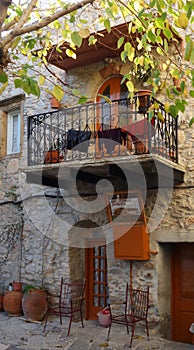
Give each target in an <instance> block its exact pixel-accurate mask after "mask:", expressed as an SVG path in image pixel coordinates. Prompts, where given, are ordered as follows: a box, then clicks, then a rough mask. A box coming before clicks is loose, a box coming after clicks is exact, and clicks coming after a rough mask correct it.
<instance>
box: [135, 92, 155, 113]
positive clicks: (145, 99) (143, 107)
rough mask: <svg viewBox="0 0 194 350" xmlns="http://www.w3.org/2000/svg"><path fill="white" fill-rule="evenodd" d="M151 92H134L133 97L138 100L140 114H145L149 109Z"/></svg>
mask: <svg viewBox="0 0 194 350" xmlns="http://www.w3.org/2000/svg"><path fill="white" fill-rule="evenodd" d="M151 93H152V91H151V90H139V91H137V92H136V94H135V96H137V98H138V104H139V106H138V110H139V112H140V113H146V112H147V110H148V108H149V107H150V95H151Z"/></svg>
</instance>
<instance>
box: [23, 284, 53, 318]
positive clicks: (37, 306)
mask: <svg viewBox="0 0 194 350" xmlns="http://www.w3.org/2000/svg"><path fill="white" fill-rule="evenodd" d="M46 296H47V293H46V291H44V290H41V289H30V290H28V291H27V292H25V293H24V295H23V298H22V309H23V313H24V316H25V317H26V318H27V319H28V320H33V321H42V320H43V319H44V316H45V313H46V311H47V300H46Z"/></svg>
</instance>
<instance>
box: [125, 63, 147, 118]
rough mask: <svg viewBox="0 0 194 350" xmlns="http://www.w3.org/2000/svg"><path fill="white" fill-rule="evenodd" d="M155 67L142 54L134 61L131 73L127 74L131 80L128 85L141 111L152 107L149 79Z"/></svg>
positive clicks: (143, 111) (144, 111)
mask: <svg viewBox="0 0 194 350" xmlns="http://www.w3.org/2000/svg"><path fill="white" fill-rule="evenodd" d="M152 72H153V68H152V66H151V64H150V63H149V60H148V59H147V58H146V57H143V56H140V57H137V58H136V61H134V63H133V65H132V67H131V70H130V72H129V74H128V75H127V76H126V77H127V78H128V80H129V84H127V85H128V87H129V86H130V89H129V90H130V91H131V92H132V93H133V94H135V99H136V105H137V107H138V111H139V112H140V113H146V112H147V110H148V108H149V107H150V95H151V93H152V90H151V87H150V82H149V79H150V78H151V75H152Z"/></svg>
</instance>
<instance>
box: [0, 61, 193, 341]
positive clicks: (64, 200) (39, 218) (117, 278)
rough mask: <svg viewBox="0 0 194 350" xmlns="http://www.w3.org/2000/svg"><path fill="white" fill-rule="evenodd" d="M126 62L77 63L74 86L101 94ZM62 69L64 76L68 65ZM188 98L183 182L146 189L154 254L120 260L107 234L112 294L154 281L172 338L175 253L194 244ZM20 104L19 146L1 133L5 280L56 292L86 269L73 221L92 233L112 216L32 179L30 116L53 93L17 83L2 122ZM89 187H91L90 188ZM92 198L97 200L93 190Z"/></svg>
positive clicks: (160, 315) (153, 301) (159, 318)
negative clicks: (32, 91) (12, 147)
mask: <svg viewBox="0 0 194 350" xmlns="http://www.w3.org/2000/svg"><path fill="white" fill-rule="evenodd" d="M126 69H127V66H126V65H124V64H122V63H121V62H120V61H119V60H118V59H114V60H113V62H111V63H109V64H105V63H104V62H100V63H95V64H93V65H88V66H85V67H84V68H82V67H81V68H75V69H72V70H70V71H69V72H68V73H66V76H65V79H66V82H67V83H69V85H70V86H72V87H73V88H74V89H79V90H80V91H81V92H83V94H84V95H88V96H90V100H91V101H95V98H96V94H97V91H98V89H99V87H100V86H101V85H102V84H103V82H104V81H105V80H106V79H108V78H111V77H114V76H118V74H119V75H121V76H122V75H123V74H124V73H125V71H126ZM61 76H62V77H64V72H62V71H61ZM188 102H189V103H188V107H187V109H186V112H185V113H184V114H183V115H180V117H179V121H178V123H179V126H178V139H179V167H180V168H181V169H182V170H183V172H184V182H182V183H181V184H179V185H176V186H175V188H173V186H171V185H170V186H169V187H168V186H166V187H162V188H160V189H159V191H158V189H154V188H153V189H149V190H148V191H147V193H146V199H145V213H146V219H147V225H148V230H149V239H150V259H149V260H146V261H138V260H133V261H131V260H123V259H115V256H114V242H113V240H112V239H110V240H109V242H106V241H105V244H107V245H106V253H107V278H108V289H109V294H110V295H109V298H110V299H111V298H114V297H115V296H118V295H119V296H120V297H121V296H122V295H124V291H125V284H126V282H129V283H130V282H131V281H132V283H133V285H134V286H140V285H149V286H150V306H151V307H150V311H149V322H150V327H152V330H153V332H157V331H160V333H161V334H162V335H164V336H165V337H168V338H171V337H172V330H171V325H172V313H173V311H172V299H173V298H174V294H176V293H175V290H174V288H175V287H174V286H173V283H174V282H173V269H172V260H173V259H175V258H176V247H177V246H179V247H180V245H183V248H184V247H185V244H188V243H189V244H191V247H194V189H193V184H194V161H193V149H194V129H193V128H189V120H190V118H191V116H192V111H193V107H194V106H193V102H192V100H190V101H188ZM76 103H77V101H76V99H74V98H73V97H72V96H69V95H66V96H65V98H64V101H63V105H64V106H74V105H75V104H76ZM16 107H17V108H19V109H20V113H21V121H22V122H21V135H22V137H21V150H20V152H18V153H17V154H12V155H7V154H4V153H3V151H2V143H3V137H5V135H2V133H1V135H0V136H1V138H0V141H1V145H0V146H1V153H0V213H1V222H0V232H1V235H0V242H1V245H0V255H1V259H0V271H1V274H0V285H1V289H3V290H4V291H5V290H6V289H7V287H8V284H9V283H10V282H12V281H14V280H20V281H21V282H22V283H23V284H29V283H30V284H36V285H41V284H43V285H45V286H46V288H47V289H48V290H49V292H51V293H53V292H56V290H57V289H58V288H59V282H60V278H61V277H62V276H63V277H65V278H72V279H73V278H77V277H80V276H81V277H84V275H85V270H86V265H85V259H86V256H85V249H84V247H83V245H82V242H81V243H80V246H79V244H77V243H75V242H74V243H73V244H72V242H71V239H72V237H71V229H69V227H73V226H76V227H79V228H82V232H83V239H85V235H86V238H87V235H89V234H90V233H91V232H90V230H94V229H95V228H96V227H98V228H99V227H100V228H101V227H102V226H103V225H105V224H107V223H108V215H107V210H106V208H104V209H102V210H100V211H98V212H93V213H89V212H87V211H84V204H83V211H82V210H76V207H75V206H74V205H72V206H71V203H70V202H69V196H68V191H67V190H65V191H63V190H61V191H59V190H58V189H56V188H50V187H47V186H42V185H38V184H33V183H28V182H26V174H25V172H26V169H27V131H28V130H27V120H28V117H29V116H31V115H34V114H36V113H44V112H47V111H49V110H50V106H49V98H48V96H47V95H46V94H44V93H42V94H41V97H40V99H36V98H34V97H29V96H24V95H23V94H22V93H21V91H19V90H18V91H17V89H16V90H13V89H12V87H10V89H8V90H7V92H6V93H4V94H3V95H2V96H1V99H0V118H1V123H2V121H3V120H4V117H5V115H6V113H8V112H9V111H11V110H12V109H13V108H16ZM1 125H2V124H1ZM80 186H81V188H82V189H85V188H84V186H86V185H85V184H82V183H80ZM89 186H90V185H89V184H88V185H87V186H86V190H87V191H88V193H89V192H90V187H89ZM88 197H89V195H88ZM88 200H89V201H92V197H91V198H88ZM77 201H78V202H79V199H77ZM153 203H154V205H153ZM66 223H68V224H69V226H68V228H67V227H66ZM59 227H60V230H59ZM61 227H62V228H63V229H62V228H61ZM59 231H60V232H59ZM62 231H63V236H61V232H62ZM92 232H93V231H92ZM100 235H101V236H102V240H106V237H109V235H111V232H108V235H107V236H106V235H105V234H104V231H103V229H102V231H101V233H100ZM93 238H94V239H95V235H94V236H93ZM98 239H99V235H98ZM187 277H188V276H187ZM184 283H185V284H186V282H184Z"/></svg>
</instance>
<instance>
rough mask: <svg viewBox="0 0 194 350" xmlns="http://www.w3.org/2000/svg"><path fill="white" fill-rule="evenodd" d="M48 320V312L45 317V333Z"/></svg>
mask: <svg viewBox="0 0 194 350" xmlns="http://www.w3.org/2000/svg"><path fill="white" fill-rule="evenodd" d="M47 321H48V313H46V315H45V318H44V328H43V333H44V332H45V330H46V325H47Z"/></svg>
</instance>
